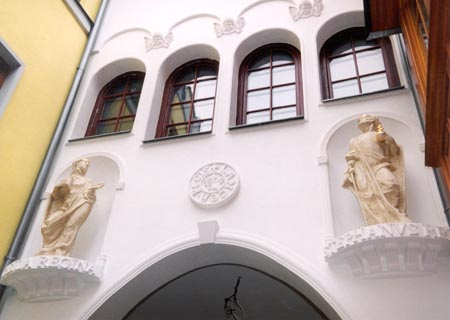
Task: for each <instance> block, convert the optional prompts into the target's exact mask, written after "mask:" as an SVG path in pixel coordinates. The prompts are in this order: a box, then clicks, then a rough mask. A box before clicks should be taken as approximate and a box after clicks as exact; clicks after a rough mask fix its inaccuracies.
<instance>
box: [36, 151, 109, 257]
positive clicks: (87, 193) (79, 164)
mask: <svg viewBox="0 0 450 320" xmlns="http://www.w3.org/2000/svg"><path fill="white" fill-rule="evenodd" d="M88 168H89V160H88V159H80V160H77V161H75V162H74V163H73V164H72V174H71V175H70V177H68V178H66V179H64V180H62V181H61V182H59V183H58V184H57V185H56V186H55V187H54V188H53V191H52V192H51V194H50V196H49V199H48V205H47V209H46V211H45V218H44V221H43V223H42V227H41V233H42V237H43V246H42V249H41V250H40V251H39V252H38V253H37V254H36V255H54V256H70V253H71V251H72V248H73V245H74V243H75V239H76V237H77V234H78V230H79V229H80V227H81V226H82V225H83V223H84V221H85V220H86V219H87V217H88V216H89V214H90V212H91V210H92V207H93V206H94V204H95V201H96V197H95V191H96V190H97V189H99V188H102V187H103V184H102V183H94V182H92V181H91V180H90V179H88V178H86V177H85V174H86V173H87V171H88Z"/></svg>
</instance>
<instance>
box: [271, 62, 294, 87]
mask: <svg viewBox="0 0 450 320" xmlns="http://www.w3.org/2000/svg"><path fill="white" fill-rule="evenodd" d="M272 74H273V80H272V84H273V85H274V86H275V85H278V84H285V83H294V82H295V65H290V66H285V67H277V68H273V69H272Z"/></svg>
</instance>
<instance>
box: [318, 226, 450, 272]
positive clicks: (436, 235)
mask: <svg viewBox="0 0 450 320" xmlns="http://www.w3.org/2000/svg"><path fill="white" fill-rule="evenodd" d="M449 250H450V229H448V228H444V227H437V226H430V225H425V224H421V223H385V224H377V225H372V226H368V227H362V228H359V229H356V230H352V231H349V232H347V233H344V234H343V235H341V236H339V237H337V238H334V239H330V240H328V241H327V242H326V244H325V260H326V261H327V262H329V263H333V264H338V265H339V264H346V265H348V266H349V267H350V269H351V271H352V273H353V275H354V276H355V277H358V278H364V279H370V278H389V277H398V276H399V275H401V276H423V275H427V274H433V273H435V272H436V271H437V270H441V269H445V270H448V265H449V263H450V259H449V255H448V252H450V251H449Z"/></svg>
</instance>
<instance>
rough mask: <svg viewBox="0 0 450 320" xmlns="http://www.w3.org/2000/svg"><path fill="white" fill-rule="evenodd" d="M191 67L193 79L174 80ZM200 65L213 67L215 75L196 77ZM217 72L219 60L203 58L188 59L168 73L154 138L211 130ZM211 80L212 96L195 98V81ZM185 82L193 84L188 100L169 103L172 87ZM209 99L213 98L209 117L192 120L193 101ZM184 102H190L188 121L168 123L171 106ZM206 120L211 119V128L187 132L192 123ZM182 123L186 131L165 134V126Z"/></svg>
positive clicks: (185, 83)
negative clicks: (212, 85) (213, 88)
mask: <svg viewBox="0 0 450 320" xmlns="http://www.w3.org/2000/svg"><path fill="white" fill-rule="evenodd" d="M192 67H194V68H195V77H194V80H192V81H191V80H190V81H185V82H175V80H176V78H178V77H179V76H180V75H182V73H183V72H185V71H187V70H189V69H190V68H192ZM200 67H211V68H213V69H214V70H215V71H216V76H215V77H207V78H206V79H202V80H199V79H198V71H199V68H200ZM218 73H219V62H218V61H216V60H212V59H206V58H204V59H196V60H192V61H189V62H187V63H185V64H183V65H181V66H179V67H178V68H176V69H175V70H174V71H173V72H172V73H171V74H170V76H169V78H167V80H166V84H165V86H164V94H163V99H162V103H161V111H160V114H159V119H158V126H157V128H156V135H155V138H163V137H175V136H186V135H191V134H198V133H208V132H212V130H213V126H214V113H215V107H216V96H217V81H218ZM211 80H215V81H216V87H215V91H214V97H207V98H201V99H195V89H196V85H197V83H201V82H206V81H211ZM187 84H193V86H194V90H193V92H192V98H191V99H190V100H184V101H182V102H179V103H174V104H171V102H170V98H171V94H172V89H173V88H174V87H178V86H182V85H187ZM211 99H213V100H214V103H213V107H212V108H213V110H212V116H211V118H205V119H200V120H192V112H193V110H194V107H193V106H194V103H195V102H198V101H207V100H211ZM186 103H189V104H190V108H189V119H188V121H185V122H177V123H174V124H170V123H169V121H170V111H171V107H172V106H174V105H178V104H179V105H183V104H186ZM206 121H211V130H209V131H204V132H193V133H191V132H189V131H190V128H191V125H192V124H195V123H202V122H206ZM183 124H187V126H188V128H187V133H185V134H182V135H169V134H167V130H168V129H167V128H169V127H175V126H177V125H178V126H179V125H183Z"/></svg>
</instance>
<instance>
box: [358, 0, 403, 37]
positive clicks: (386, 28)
mask: <svg viewBox="0 0 450 320" xmlns="http://www.w3.org/2000/svg"><path fill="white" fill-rule="evenodd" d="M364 19H365V22H366V32H367V35H368V39H375V38H381V37H386V36H388V35H391V34H395V33H400V0H364Z"/></svg>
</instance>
